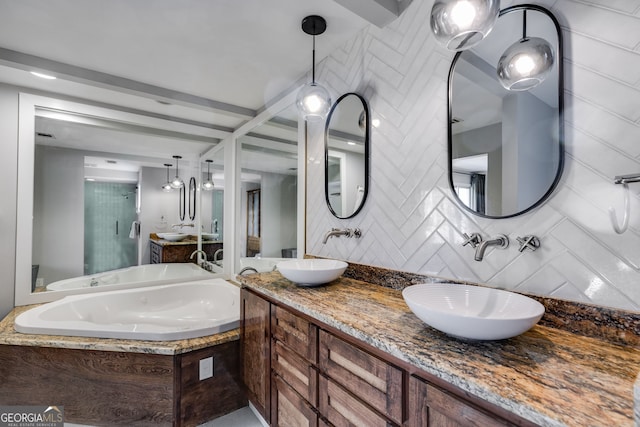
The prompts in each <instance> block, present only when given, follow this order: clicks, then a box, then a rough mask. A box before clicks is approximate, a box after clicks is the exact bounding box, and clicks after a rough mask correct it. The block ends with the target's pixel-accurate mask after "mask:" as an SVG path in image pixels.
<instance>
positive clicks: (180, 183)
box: [171, 156, 184, 190]
mask: <svg viewBox="0 0 640 427" xmlns="http://www.w3.org/2000/svg"><path fill="white" fill-rule="evenodd" d="M173 158H174V159H176V176H175V178H173V180H172V181H171V188H174V189H176V190H177V189H178V188H183V187H184V181H183V180H182V179H180V175H179V174H178V172H179V169H178V161H179V160H180V159H181V158H182V156H173Z"/></svg>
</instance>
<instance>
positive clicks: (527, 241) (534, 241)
mask: <svg viewBox="0 0 640 427" xmlns="http://www.w3.org/2000/svg"><path fill="white" fill-rule="evenodd" d="M516 240H517V241H518V243H520V247H519V248H518V252H524V250H525V249H528V250H530V251H535V250H536V249H538V248H539V247H540V239H538V238H537V237H536V236H533V235H528V236H524V237H516Z"/></svg>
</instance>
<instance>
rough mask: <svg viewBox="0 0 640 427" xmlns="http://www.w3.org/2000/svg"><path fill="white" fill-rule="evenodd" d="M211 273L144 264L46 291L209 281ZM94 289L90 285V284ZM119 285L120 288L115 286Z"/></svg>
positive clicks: (69, 281)
mask: <svg viewBox="0 0 640 427" xmlns="http://www.w3.org/2000/svg"><path fill="white" fill-rule="evenodd" d="M210 278H211V273H209V272H208V271H206V270H204V269H202V268H200V267H198V266H197V265H196V264H192V263H167V264H145V265H139V266H136V267H127V268H122V269H119V270H112V271H106V272H104V273H98V274H92V275H89V276H79V277H72V278H70V279H65V280H59V281H57V282H53V283H50V284H48V285H47V290H48V291H65V290H70V289H82V288H92V287H94V288H96V287H97V288H101V287H104V286H114V287H115V288H116V289H117V288H125V287H126V288H131V287H139V286H148V285H162V284H165V283H176V282H186V281H193V280H202V279H210ZM92 281H93V282H94V286H91V282H92ZM116 285H119V286H116Z"/></svg>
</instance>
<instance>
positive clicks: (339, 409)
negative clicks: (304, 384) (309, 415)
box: [318, 375, 395, 427]
mask: <svg viewBox="0 0 640 427" xmlns="http://www.w3.org/2000/svg"><path fill="white" fill-rule="evenodd" d="M318 382H319V386H320V393H319V395H320V404H319V409H320V413H321V414H322V415H324V416H325V417H326V418H327V420H328V421H329V422H330V423H331V424H332V425H334V426H335V427H343V426H344V427H347V426H348V427H350V426H367V427H386V426H394V425H395V424H393V423H391V422H389V421H388V420H387V419H386V418H385V417H383V416H382V415H380V414H378V413H377V412H376V411H374V410H372V409H371V408H369V407H368V406H367V405H365V404H364V403H362V402H361V401H360V400H359V399H357V398H356V397H354V396H353V395H351V393H349V392H348V391H346V390H345V389H344V388H342V387H340V386H339V385H338V384H336V383H335V382H333V381H332V380H331V379H329V378H326V377H324V376H323V375H320V377H319V380H318Z"/></svg>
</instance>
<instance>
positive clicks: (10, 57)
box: [0, 48, 257, 119]
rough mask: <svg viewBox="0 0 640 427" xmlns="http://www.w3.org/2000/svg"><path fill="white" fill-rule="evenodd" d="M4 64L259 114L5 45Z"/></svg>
mask: <svg viewBox="0 0 640 427" xmlns="http://www.w3.org/2000/svg"><path fill="white" fill-rule="evenodd" d="M0 64H2V65H6V66H8V67H13V68H18V69H21V70H25V71H41V72H44V73H49V74H53V75H55V76H56V77H60V78H64V79H66V80H70V81H73V82H76V83H84V84H90V85H93V86H97V87H101V88H104V89H111V90H116V91H119V92H124V93H128V94H132V95H137V96H142V97H145V98H149V99H154V100H157V101H165V102H168V103H171V104H177V105H183V106H186V107H195V108H199V109H204V110H206V111H213V112H219V113H221V114H226V115H230V116H235V117H241V118H246V119H251V118H253V117H255V116H256V114H257V112H256V111H255V110H252V109H250V108H244V107H240V106H238V105H233V104H228V103H226V102H221V101H216V100H214V99H209V98H204V97H202V96H196V95H191V94H188V93H184V92H179V91H176V90H171V89H167V88H163V87H160V86H155V85H150V84H147V83H142V82H139V81H136V80H131V79H127V78H124V77H118V76H114V75H112V74H107V73H103V72H100V71H95V70H90V69H87V68H82V67H76V66H74V65H69V64H65V63H62V62H58V61H53V60H50V59H47V58H42V57H39V56H34V55H29V54H26V53H22V52H17V51H15V50H10V49H5V48H0Z"/></svg>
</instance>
